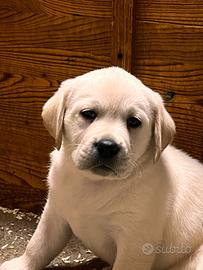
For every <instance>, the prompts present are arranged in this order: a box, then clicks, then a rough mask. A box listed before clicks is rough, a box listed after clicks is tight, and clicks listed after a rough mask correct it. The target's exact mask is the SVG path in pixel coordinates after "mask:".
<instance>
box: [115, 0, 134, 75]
mask: <svg viewBox="0 0 203 270" xmlns="http://www.w3.org/2000/svg"><path fill="white" fill-rule="evenodd" d="M134 8H135V1H133V0H113V21H112V24H113V35H112V38H113V39H112V65H116V66H120V67H123V68H125V69H126V70H127V71H129V72H131V70H132V45H133V17H134Z"/></svg>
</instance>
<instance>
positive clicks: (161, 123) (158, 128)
mask: <svg viewBox="0 0 203 270" xmlns="http://www.w3.org/2000/svg"><path fill="white" fill-rule="evenodd" d="M157 96H159V94H157ZM158 99H159V101H158V104H157V105H158V106H157V108H156V109H155V121H154V134H153V135H154V144H155V153H154V162H156V161H158V159H159V157H160V155H161V152H162V151H163V150H164V149H165V148H166V147H167V145H168V144H170V143H171V142H172V141H173V137H174V135H175V123H174V121H173V119H172V117H171V116H170V114H169V113H168V112H167V110H166V109H165V107H164V104H163V101H162V99H161V97H160V96H159V97H158Z"/></svg>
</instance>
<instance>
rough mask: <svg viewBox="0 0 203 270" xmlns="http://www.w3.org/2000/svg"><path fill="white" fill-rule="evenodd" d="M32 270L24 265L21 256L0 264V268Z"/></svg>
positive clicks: (2, 269) (3, 269) (0, 269)
mask: <svg viewBox="0 0 203 270" xmlns="http://www.w3.org/2000/svg"><path fill="white" fill-rule="evenodd" d="M14 269H15V270H34V269H32V268H30V267H29V266H27V265H26V263H25V261H24V260H23V257H22V256H21V257H18V258H15V259H12V260H10V261H6V262H4V263H3V264H1V265H0V270H14Z"/></svg>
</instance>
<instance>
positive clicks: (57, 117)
mask: <svg viewBox="0 0 203 270" xmlns="http://www.w3.org/2000/svg"><path fill="white" fill-rule="evenodd" d="M69 81H72V80H67V81H65V82H63V83H62V84H61V86H60V87H59V89H58V90H57V92H55V94H54V95H53V96H52V97H51V98H50V99H48V101H47V102H46V103H45V104H44V106H43V110H42V118H43V122H44V125H45V127H46V129H47V130H48V131H49V133H50V135H51V136H52V137H53V138H54V139H55V142H56V148H57V149H58V150H59V149H60V147H61V143H62V130H63V120H64V115H65V110H66V107H65V103H66V100H67V96H68V92H69V89H68V88H69Z"/></svg>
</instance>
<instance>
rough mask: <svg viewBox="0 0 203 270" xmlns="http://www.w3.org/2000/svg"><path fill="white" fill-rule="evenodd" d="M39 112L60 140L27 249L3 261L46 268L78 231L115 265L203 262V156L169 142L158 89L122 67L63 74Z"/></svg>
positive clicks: (10, 266) (128, 269)
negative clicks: (63, 78) (69, 75)
mask: <svg viewBox="0 0 203 270" xmlns="http://www.w3.org/2000/svg"><path fill="white" fill-rule="evenodd" d="M42 117H43V120H44V123H45V126H46V127H47V129H48V131H49V132H50V134H51V135H52V136H53V137H54V138H55V139H56V145H57V149H56V150H55V151H54V152H52V154H51V166H50V171H49V175H48V183H49V195H48V200H47V203H46V206H45V209H44V212H43V214H42V217H41V221H40V223H39V225H38V227H37V229H36V231H35V233H34V235H33V237H32V239H31V240H30V242H29V244H28V246H27V248H26V251H25V253H24V254H23V255H22V256H21V257H19V258H16V259H13V260H11V261H9V262H5V263H3V264H2V265H1V267H0V270H39V269H42V268H43V267H44V266H46V265H47V264H48V263H49V262H50V261H51V260H52V259H53V258H54V257H55V256H56V255H57V254H58V253H59V252H60V251H61V250H62V249H63V247H64V246H65V245H66V243H67V242H68V240H69V238H70V236H71V234H72V233H74V234H75V235H76V236H77V237H78V238H80V239H81V240H82V241H83V242H84V244H85V245H86V246H87V247H89V248H90V249H91V250H92V251H93V252H94V253H95V254H96V255H98V256H99V257H100V258H102V259H103V260H105V261H107V262H108V263H109V265H110V269H113V270H166V269H170V270H203V166H202V165H201V164H200V163H199V162H198V161H197V160H194V159H192V158H191V157H189V156H188V155H187V154H185V153H183V152H182V151H180V150H177V149H176V148H174V147H173V146H171V145H169V144H170V143H171V141H172V139H173V135H174V133H175V125H174V122H173V120H172V118H171V117H170V115H169V114H168V113H167V111H166V110H165V108H164V105H163V102H162V99H161V97H160V96H159V94H158V93H155V92H153V91H152V90H150V89H149V88H147V87H146V86H145V85H143V84H142V82H141V81H139V80H138V79H137V78H135V77H134V76H132V75H131V74H129V73H127V72H126V71H124V70H123V69H121V68H117V67H110V68H105V69H100V70H95V71H92V72H89V73H87V74H84V75H82V76H79V77H76V78H74V79H70V80H66V81H64V82H63V83H62V84H61V86H60V88H59V89H58V91H57V92H56V93H55V95H54V96H53V97H51V98H50V99H49V100H48V101H47V103H46V104H45V106H44V108H43V112H42Z"/></svg>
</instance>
